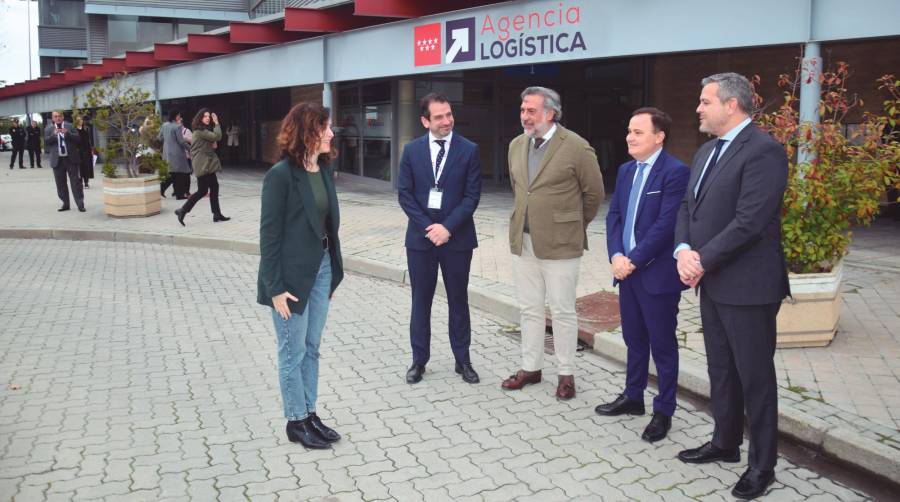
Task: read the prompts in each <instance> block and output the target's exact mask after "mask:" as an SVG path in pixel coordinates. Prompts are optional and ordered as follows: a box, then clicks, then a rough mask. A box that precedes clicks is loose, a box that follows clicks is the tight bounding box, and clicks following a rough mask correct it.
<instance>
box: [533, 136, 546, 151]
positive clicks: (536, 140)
mask: <svg viewBox="0 0 900 502" xmlns="http://www.w3.org/2000/svg"><path fill="white" fill-rule="evenodd" d="M543 144H544V138H534V149H535V150H537V149H538V148H540V147H541V145H543Z"/></svg>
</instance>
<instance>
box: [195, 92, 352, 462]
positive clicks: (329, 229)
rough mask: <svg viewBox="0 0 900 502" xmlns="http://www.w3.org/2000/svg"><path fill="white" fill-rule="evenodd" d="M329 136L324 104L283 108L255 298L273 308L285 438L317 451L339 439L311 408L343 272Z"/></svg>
mask: <svg viewBox="0 0 900 502" xmlns="http://www.w3.org/2000/svg"><path fill="white" fill-rule="evenodd" d="M195 134H196V133H195ZM333 137H334V133H333V132H332V131H331V118H330V112H329V110H328V108H324V107H322V106H321V105H319V104H315V103H300V104H298V105H296V106H294V107H293V108H292V109H291V111H290V112H288V114H287V116H285V118H284V120H283V121H282V123H281V131H280V132H279V133H278V146H279V148H280V149H281V153H282V156H283V158H282V159H281V161H279V162H278V163H277V164H275V165H274V166H272V168H271V169H269V172H268V173H266V177H265V179H264V180H263V187H262V212H261V216H260V220H259V249H260V261H259V279H258V284H257V299H256V301H257V302H258V303H260V304H262V305H266V306H268V307H271V308H272V321H273V322H274V324H275V334H276V337H277V341H278V380H279V383H280V386H281V398H282V403H283V405H284V415H285V418H287V427H286V432H287V437H288V440H289V441H291V442H299V443H301V444H303V445H304V446H306V447H307V448H317V449H323V448H329V447H330V446H331V444H330V443H333V442H335V441H338V440H339V439H340V438H341V436H340V434H338V433H337V432H335V431H334V430H333V429H331V428H330V427H327V426H326V425H324V424H323V423H322V420H320V419H319V417H318V415H317V414H316V398H317V395H318V382H319V344H320V343H321V340H322V331H323V329H324V328H325V319H326V317H327V316H328V306H329V303H330V299H331V295H332V294H333V293H334V290H335V289H336V288H337V286H338V284H340V282H341V280H342V279H343V277H344V271H343V265H342V261H341V246H340V241H339V240H338V226H339V225H340V214H339V212H338V200H337V194H336V192H335V189H334V179H333V174H334V173H333V172H332V170H331V168H330V167H328V163H329V162H330V161H331V160H332V159H333V158H334V157H335V154H334V152H333V151H332V149H331V140H332V138H333ZM195 141H196V136H195Z"/></svg>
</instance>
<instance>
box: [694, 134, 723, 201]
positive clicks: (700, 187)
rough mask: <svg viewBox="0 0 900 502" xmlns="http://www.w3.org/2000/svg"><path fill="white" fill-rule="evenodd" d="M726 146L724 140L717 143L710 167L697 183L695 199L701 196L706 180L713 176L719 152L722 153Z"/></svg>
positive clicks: (710, 160) (707, 167)
mask: <svg viewBox="0 0 900 502" xmlns="http://www.w3.org/2000/svg"><path fill="white" fill-rule="evenodd" d="M724 144H725V140H724V139H720V140H719V141H716V149H715V150H714V151H713V156H712V158H711V159H709V165H708V166H706V172H705V173H703V177H702V178H700V182H699V183H697V189H696V190H694V197H699V196H700V191H701V190H703V185H704V184H706V180H708V179H709V177H710V176H711V175H712V170H713V168H714V167H716V162H718V161H719V152H721V151H722V146H723V145H724Z"/></svg>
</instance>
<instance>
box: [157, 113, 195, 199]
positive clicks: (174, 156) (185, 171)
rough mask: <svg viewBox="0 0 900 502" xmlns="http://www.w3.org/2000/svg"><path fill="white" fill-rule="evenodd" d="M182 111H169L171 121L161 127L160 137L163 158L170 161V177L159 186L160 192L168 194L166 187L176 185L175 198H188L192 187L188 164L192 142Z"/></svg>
mask: <svg viewBox="0 0 900 502" xmlns="http://www.w3.org/2000/svg"><path fill="white" fill-rule="evenodd" d="M181 122H182V118H181V112H179V111H178V110H171V111H169V121H168V122H166V123H165V124H163V125H162V126H161V127H160V128H159V136H158V139H159V140H160V141H161V142H162V158H163V159H164V160H165V161H166V162H168V163H169V179H167V180H166V181H164V182H163V183H162V185H160V187H159V192H160V194H162V196H163V197H165V196H166V189H168V188H169V186H170V185H174V186H175V189H174V192H175V198H176V199H179V200H181V199H187V198H188V195H187V194H188V191H190V188H191V166H190V164H188V153H189V152H190V150H191V144H190V143H189V142H188V141H187V139H186V137H185V134H184V131H185V128H184V126H183V125H182V123H181Z"/></svg>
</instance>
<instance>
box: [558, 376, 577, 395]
mask: <svg viewBox="0 0 900 502" xmlns="http://www.w3.org/2000/svg"><path fill="white" fill-rule="evenodd" d="M573 397H575V377H574V376H572V375H559V383H558V384H557V385H556V399H561V400H563V401H565V400H568V399H572V398H573Z"/></svg>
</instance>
